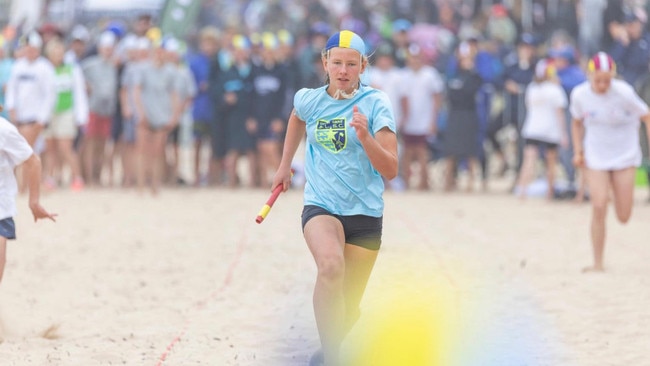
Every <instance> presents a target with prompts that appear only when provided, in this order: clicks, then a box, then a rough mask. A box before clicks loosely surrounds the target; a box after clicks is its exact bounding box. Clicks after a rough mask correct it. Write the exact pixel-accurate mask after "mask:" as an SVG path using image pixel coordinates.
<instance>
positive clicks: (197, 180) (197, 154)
mask: <svg viewBox="0 0 650 366" xmlns="http://www.w3.org/2000/svg"><path fill="white" fill-rule="evenodd" d="M202 141H203V139H202V138H201V137H200V136H199V137H197V138H196V141H194V185H195V186H197V187H198V186H199V185H200V184H201V147H202V146H203V143H202Z"/></svg>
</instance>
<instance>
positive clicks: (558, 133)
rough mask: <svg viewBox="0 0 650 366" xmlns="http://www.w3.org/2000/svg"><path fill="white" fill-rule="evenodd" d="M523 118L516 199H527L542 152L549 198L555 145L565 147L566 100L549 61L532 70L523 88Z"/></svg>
mask: <svg viewBox="0 0 650 366" xmlns="http://www.w3.org/2000/svg"><path fill="white" fill-rule="evenodd" d="M525 95H526V109H527V111H528V113H527V114H526V119H525V121H524V127H523V129H522V132H521V134H522V136H523V137H524V141H525V148H524V158H523V162H522V165H521V172H520V173H519V181H518V182H517V186H518V188H519V197H521V198H524V197H526V191H527V188H528V185H529V184H530V182H531V181H532V180H533V177H534V175H535V165H536V163H537V155H538V152H539V151H540V149H541V150H543V152H544V156H545V159H546V177H547V181H548V193H547V197H548V198H549V199H552V198H553V196H554V187H555V165H556V162H557V159H558V146H559V145H562V146H568V140H567V136H566V133H565V132H564V130H565V129H564V125H565V108H566V107H567V104H568V101H567V97H566V94H565V93H564V90H562V87H561V86H560V85H559V83H558V80H557V77H556V70H555V67H553V64H552V62H551V61H549V60H546V59H543V60H540V61H539V62H538V63H537V66H536V67H535V78H534V80H533V82H532V83H530V84H529V85H528V87H527V88H526V94H525Z"/></svg>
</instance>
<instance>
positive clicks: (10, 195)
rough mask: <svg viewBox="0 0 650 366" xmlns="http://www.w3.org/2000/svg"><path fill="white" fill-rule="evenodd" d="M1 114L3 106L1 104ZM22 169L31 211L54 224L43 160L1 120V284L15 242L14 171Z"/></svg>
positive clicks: (0, 118)
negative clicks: (45, 203) (43, 189)
mask: <svg viewBox="0 0 650 366" xmlns="http://www.w3.org/2000/svg"><path fill="white" fill-rule="evenodd" d="M0 111H2V106H1V105H0ZM17 166H22V167H23V169H22V171H23V174H24V180H25V182H26V184H27V187H28V188H29V208H30V210H31V211H32V215H33V216H34V221H36V220H38V219H50V220H52V221H55V217H56V214H51V213H49V212H47V211H46V210H45V209H44V208H43V207H42V206H41V204H40V202H39V199H40V186H41V160H40V159H39V158H38V156H36V154H34V151H33V150H32V148H31V147H30V146H29V143H27V140H26V139H25V138H24V137H23V136H22V135H21V134H20V133H18V129H17V128H16V127H15V126H14V125H12V124H11V123H10V122H9V121H7V120H6V119H4V118H2V117H0V283H1V282H2V275H3V273H4V268H5V263H6V261H7V240H13V239H16V225H15V223H14V220H13V217H14V216H16V194H17V193H18V186H17V183H16V177H15V176H14V169H15V168H16V167H17Z"/></svg>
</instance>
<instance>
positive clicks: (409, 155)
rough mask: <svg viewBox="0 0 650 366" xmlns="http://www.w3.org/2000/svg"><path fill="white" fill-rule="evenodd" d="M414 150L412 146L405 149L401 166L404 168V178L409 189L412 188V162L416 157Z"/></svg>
mask: <svg viewBox="0 0 650 366" xmlns="http://www.w3.org/2000/svg"><path fill="white" fill-rule="evenodd" d="M413 149H414V148H413V146H412V145H407V146H405V147H404V154H403V155H402V161H401V162H400V164H399V165H400V166H401V167H402V176H403V179H404V184H405V185H406V188H407V189H408V188H409V187H410V186H411V162H412V161H413V157H414V151H413Z"/></svg>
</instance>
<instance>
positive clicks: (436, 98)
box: [431, 93, 442, 136]
mask: <svg viewBox="0 0 650 366" xmlns="http://www.w3.org/2000/svg"><path fill="white" fill-rule="evenodd" d="M440 107H442V93H435V94H434V95H433V121H431V135H433V136H435V135H437V134H438V113H439V112H440Z"/></svg>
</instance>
